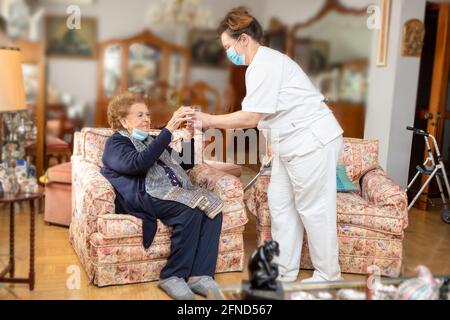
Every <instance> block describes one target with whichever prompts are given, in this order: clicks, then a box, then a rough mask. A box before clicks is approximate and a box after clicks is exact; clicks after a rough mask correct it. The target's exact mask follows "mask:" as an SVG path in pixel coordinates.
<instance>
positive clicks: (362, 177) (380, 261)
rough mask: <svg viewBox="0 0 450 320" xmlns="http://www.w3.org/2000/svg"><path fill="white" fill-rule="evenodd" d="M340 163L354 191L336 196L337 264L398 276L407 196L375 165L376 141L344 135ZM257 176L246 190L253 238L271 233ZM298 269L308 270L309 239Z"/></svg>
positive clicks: (262, 181)
mask: <svg viewBox="0 0 450 320" xmlns="http://www.w3.org/2000/svg"><path fill="white" fill-rule="evenodd" d="M339 164H343V165H345V166H346V168H347V174H348V176H349V178H350V179H351V180H352V181H353V184H354V185H357V186H359V187H360V190H359V191H358V192H352V193H338V194H337V218H338V219H337V220H338V230H337V231H338V237H339V262H340V265H341V270H342V272H344V273H356V274H366V273H367V268H368V267H369V266H377V267H378V268H379V270H380V273H381V275H384V276H398V275H399V274H400V273H401V268H402V251H403V239H404V230H405V229H406V227H407V226H408V210H407V206H408V205H407V196H406V194H405V192H404V191H403V190H402V189H401V188H400V187H399V186H398V185H397V184H395V183H394V182H393V181H392V180H391V179H389V178H388V177H387V175H386V173H385V172H384V171H383V169H381V168H380V167H379V164H378V142H377V141H369V140H359V139H345V142H344V148H343V152H342V154H341V157H340V159H339ZM269 181H270V175H265V176H261V177H260V178H259V179H258V181H257V182H256V183H255V185H253V186H252V188H251V189H249V190H248V191H247V193H246V196H245V198H246V203H247V206H248V208H249V210H250V212H252V213H253V214H254V215H255V216H256V218H257V230H256V233H257V242H258V245H261V244H262V243H264V241H265V240H268V239H270V238H271V237H272V235H271V231H270V226H271V221H270V211H269V207H268V203H267V188H268V185H269ZM301 267H302V268H305V269H312V263H311V261H310V257H309V253H308V242H307V237H305V239H304V243H303V249H302V262H301Z"/></svg>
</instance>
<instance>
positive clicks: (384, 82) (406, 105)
mask: <svg viewBox="0 0 450 320" xmlns="http://www.w3.org/2000/svg"><path fill="white" fill-rule="evenodd" d="M425 5H426V1H425V0H394V1H393V6H392V14H391V26H390V33H389V49H388V62H387V63H388V64H387V67H386V68H376V67H375V61H372V63H371V70H370V75H371V76H370V92H369V97H368V108H367V117H366V130H365V137H366V138H368V139H378V140H379V141H380V164H381V166H382V167H384V168H385V169H386V171H387V172H388V174H389V176H390V177H391V178H392V179H393V180H394V181H396V182H397V183H399V184H400V185H401V186H402V187H406V185H407V182H408V170H409V162H410V156H411V144H412V135H411V133H410V132H408V131H406V127H407V126H409V125H413V124H414V116H415V105H416V97H417V89H418V79H419V69H420V59H418V58H413V57H403V56H401V54H400V53H401V43H402V30H403V25H404V23H405V22H406V21H408V20H410V19H413V18H417V19H420V20H422V21H423V19H424V16H425ZM375 40H376V39H374V41H375ZM373 50H374V52H373V55H372V57H373V58H374V57H375V50H376V46H373Z"/></svg>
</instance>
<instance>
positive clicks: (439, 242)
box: [0, 172, 450, 299]
mask: <svg viewBox="0 0 450 320" xmlns="http://www.w3.org/2000/svg"><path fill="white" fill-rule="evenodd" d="M251 176H252V173H251V172H250V173H248V172H246V174H245V175H244V178H243V180H245V181H248V180H249V179H250V178H251ZM28 210H29V209H28V207H27V206H25V205H24V206H23V207H22V208H20V207H17V214H16V250H17V257H16V264H17V267H16V270H17V271H16V275H17V276H26V275H27V274H28V250H29V246H28V237H29V234H28V227H29V218H28V217H29V215H28V212H29V211H28ZM8 216H9V214H8V210H7V208H6V207H0V269H2V267H4V266H5V264H6V263H7V261H8V252H9V251H8V250H9V248H8V239H9V238H8V237H9V233H8V226H9V218H8ZM249 218H250V222H249V224H248V225H247V228H246V231H245V235H244V237H245V252H246V260H247V259H248V256H249V254H250V253H251V252H253V250H254V249H255V247H256V245H255V242H256V234H255V219H254V217H251V216H250V215H249ZM36 239H37V244H36V272H37V273H36V288H35V290H34V291H33V292H30V291H29V290H28V286H26V285H10V284H1V283H0V299H168V296H166V295H165V294H164V293H163V292H162V291H160V290H159V289H158V288H157V287H156V283H154V282H153V283H145V284H138V285H126V286H115V287H107V288H97V287H95V286H93V285H90V284H89V283H88V280H87V277H86V275H85V274H84V271H83V270H82V269H81V288H80V289H79V290H69V289H67V281H68V279H69V274H68V273H67V271H68V268H69V267H70V266H79V264H78V259H77V257H76V255H75V253H74V251H73V250H72V248H71V246H70V245H69V242H68V229H67V228H61V227H57V226H49V225H46V224H45V223H44V220H43V215H42V214H39V215H38V217H37V230H36ZM420 264H423V265H426V266H428V267H429V268H430V269H431V270H432V272H433V273H434V274H435V275H444V274H446V275H448V274H450V225H447V224H445V223H443V222H442V221H441V218H440V215H439V213H438V212H423V211H419V210H412V211H411V213H410V225H409V228H408V229H407V231H406V238H405V241H404V272H403V275H405V276H410V275H414V268H415V267H416V266H418V265H420ZM310 275H311V272H310V271H302V272H301V274H300V277H299V279H303V278H306V277H309V276H310ZM343 276H344V278H345V279H363V277H362V276H357V275H345V274H344V275H343ZM244 279H247V272H246V271H244V272H237V273H229V274H221V275H218V276H217V281H218V282H219V284H220V285H224V286H226V285H237V284H239V283H240V282H241V281H242V280H244Z"/></svg>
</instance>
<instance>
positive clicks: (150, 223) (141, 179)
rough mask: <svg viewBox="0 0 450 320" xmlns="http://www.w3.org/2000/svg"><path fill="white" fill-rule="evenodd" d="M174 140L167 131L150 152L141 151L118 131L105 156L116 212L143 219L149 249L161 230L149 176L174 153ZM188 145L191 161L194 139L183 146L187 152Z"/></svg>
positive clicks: (104, 171)
mask: <svg viewBox="0 0 450 320" xmlns="http://www.w3.org/2000/svg"><path fill="white" fill-rule="evenodd" d="M171 140H172V134H171V133H170V131H169V130H167V129H165V128H164V129H163V130H162V131H161V133H160V134H159V135H158V136H157V137H154V140H153V142H152V143H151V144H149V146H148V147H147V149H146V150H144V151H142V152H138V151H137V150H136V148H135V147H134V145H133V143H132V142H131V140H130V139H129V138H127V137H124V136H122V135H121V134H120V133H118V132H116V133H114V134H113V135H112V136H111V137H110V138H109V139H108V140H107V141H106V145H105V151H104V153H103V164H104V167H103V168H102V169H101V173H102V175H103V176H104V177H105V178H106V179H107V180H108V181H109V182H110V183H111V184H112V185H113V187H114V190H115V192H116V201H115V205H116V213H121V214H131V215H133V216H135V217H138V218H140V219H142V220H143V223H142V233H143V245H144V247H145V248H148V247H150V245H151V244H152V242H153V239H154V237H155V234H156V230H157V223H156V217H157V215H156V212H155V209H154V207H153V203H152V197H151V196H150V195H149V194H147V192H146V191H145V176H146V174H147V171H148V170H149V169H150V168H151V167H152V166H153V165H157V164H156V161H157V160H158V159H159V157H160V156H161V155H162V153H163V151H164V150H168V151H169V152H172V149H171V148H170V147H169V143H170V142H171ZM188 145H190V147H191V148H190V150H189V152H191V157H190V158H191V159H193V150H194V143H193V140H192V141H191V142H190V143H188V144H184V145H183V147H184V148H183V152H184V151H185V149H186V148H187V146H188ZM183 152H182V153H181V155H180V156H182V155H183ZM192 163H193V161H192ZM180 165H181V166H182V167H183V169H184V170H188V169H191V168H193V165H191V164H184V163H181V164H180Z"/></svg>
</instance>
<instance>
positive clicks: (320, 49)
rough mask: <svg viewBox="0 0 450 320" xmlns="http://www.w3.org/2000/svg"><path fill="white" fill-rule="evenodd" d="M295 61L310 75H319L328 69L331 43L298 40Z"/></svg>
mask: <svg viewBox="0 0 450 320" xmlns="http://www.w3.org/2000/svg"><path fill="white" fill-rule="evenodd" d="M293 50H294V55H293V59H294V61H295V62H297V63H298V64H299V65H300V66H301V67H302V69H303V71H305V72H306V73H307V74H308V75H317V74H319V73H321V72H323V71H325V70H326V69H327V68H328V60H329V57H330V43H329V42H328V41H323V40H314V39H296V40H295V42H294V48H293Z"/></svg>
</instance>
